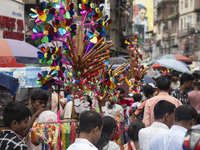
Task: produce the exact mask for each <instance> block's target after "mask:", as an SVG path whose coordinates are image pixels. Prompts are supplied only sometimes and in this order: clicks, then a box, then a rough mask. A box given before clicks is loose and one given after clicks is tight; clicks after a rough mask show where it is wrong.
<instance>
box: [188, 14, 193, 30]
mask: <svg viewBox="0 0 200 150" xmlns="http://www.w3.org/2000/svg"><path fill="white" fill-rule="evenodd" d="M187 23H188V26H189V28H191V27H192V16H188V19H187Z"/></svg>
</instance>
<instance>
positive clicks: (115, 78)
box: [30, 0, 127, 103]
mask: <svg viewBox="0 0 200 150" xmlns="http://www.w3.org/2000/svg"><path fill="white" fill-rule="evenodd" d="M79 7H80V9H81V14H82V16H74V11H73V9H74V4H73V3H70V1H69V0H53V2H48V3H46V2H43V3H41V5H40V7H37V8H36V10H35V9H31V10H32V12H34V14H30V16H31V17H32V18H35V22H36V23H40V26H36V27H34V28H33V33H32V39H33V40H35V42H36V43H37V44H42V43H49V42H51V43H52V44H53V46H51V47H49V46H47V47H41V51H38V58H39V59H40V60H39V61H40V63H41V64H48V65H49V66H50V68H51V71H49V72H48V71H43V72H42V73H39V74H38V78H39V80H38V81H37V83H38V85H39V86H40V87H41V88H42V89H43V90H47V89H48V88H50V87H51V86H52V85H53V84H59V85H62V86H64V88H65V90H67V89H69V90H70V91H71V93H72V98H79V99H80V100H83V99H86V95H87V94H89V93H93V94H92V96H93V97H95V98H96V99H98V100H99V101H103V103H104V102H105V101H106V98H107V100H108V99H110V100H115V99H116V95H117V93H118V92H117V91H116V90H115V88H116V86H117V83H118V82H120V81H121V80H122V79H120V77H119V75H120V74H121V73H123V71H124V70H123V68H124V67H126V66H127V64H123V65H122V66H120V67H119V68H117V69H116V70H114V71H111V69H110V68H108V69H107V70H105V69H104V68H105V66H106V65H108V64H107V63H106V62H107V60H108V59H109V57H110V56H109V53H110V52H109V48H110V47H111V46H113V44H112V43H109V42H105V41H104V37H105V33H106V31H107V30H108V29H110V25H109V24H110V23H111V19H108V16H106V17H104V18H103V13H102V11H103V6H100V5H99V3H98V1H96V0H94V1H92V0H82V3H81V4H79ZM56 41H59V42H62V46H60V47H58V46H57V45H56ZM69 67H71V68H72V71H70V69H69ZM65 69H67V71H68V77H65V76H64V71H65ZM61 79H63V80H61Z"/></svg>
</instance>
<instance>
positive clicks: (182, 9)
mask: <svg viewBox="0 0 200 150" xmlns="http://www.w3.org/2000/svg"><path fill="white" fill-rule="evenodd" d="M181 10H183V1H181Z"/></svg>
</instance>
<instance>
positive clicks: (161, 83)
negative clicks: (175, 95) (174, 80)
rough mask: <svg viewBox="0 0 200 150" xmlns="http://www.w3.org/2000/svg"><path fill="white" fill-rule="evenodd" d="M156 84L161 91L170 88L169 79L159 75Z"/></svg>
mask: <svg viewBox="0 0 200 150" xmlns="http://www.w3.org/2000/svg"><path fill="white" fill-rule="evenodd" d="M156 85H157V87H158V88H159V90H161V91H167V90H169V88H170V81H169V79H167V78H165V77H163V76H161V77H160V78H159V79H158V80H157V81H156Z"/></svg>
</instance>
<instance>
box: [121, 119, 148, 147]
mask: <svg viewBox="0 0 200 150" xmlns="http://www.w3.org/2000/svg"><path fill="white" fill-rule="evenodd" d="M142 128H145V125H144V123H143V122H141V121H134V122H132V123H131V124H130V126H129V127H128V136H129V138H130V139H131V141H130V142H128V143H126V144H125V145H123V146H122V147H121V150H139V149H140V148H139V142H138V132H139V130H140V129H142Z"/></svg>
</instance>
